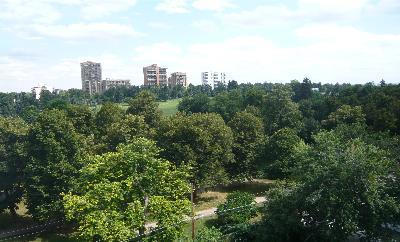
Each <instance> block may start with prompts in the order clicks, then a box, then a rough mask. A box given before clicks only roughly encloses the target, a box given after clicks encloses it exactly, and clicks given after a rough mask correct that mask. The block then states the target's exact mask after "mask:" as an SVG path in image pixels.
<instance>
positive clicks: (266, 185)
mask: <svg viewBox="0 0 400 242" xmlns="http://www.w3.org/2000/svg"><path fill="white" fill-rule="evenodd" d="M273 185H274V181H271V180H267V179H255V180H253V181H249V182H243V183H233V184H230V185H227V186H221V187H218V188H215V189H212V190H210V191H206V192H203V193H201V194H199V196H198V198H197V199H196V201H195V207H194V210H195V211H196V212H197V211H201V210H205V209H209V208H214V207H217V206H218V205H219V204H221V203H223V202H224V201H225V199H226V196H227V195H228V194H229V193H231V192H234V191H241V192H249V193H251V194H253V195H254V196H256V197H262V196H264V195H265V193H266V191H268V190H269V189H270V188H271V187H272V186H273Z"/></svg>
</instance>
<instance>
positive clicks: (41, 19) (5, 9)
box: [0, 0, 61, 23]
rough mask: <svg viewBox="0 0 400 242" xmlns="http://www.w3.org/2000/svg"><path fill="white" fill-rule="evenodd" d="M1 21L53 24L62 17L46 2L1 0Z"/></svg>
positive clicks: (38, 0)
mask: <svg viewBox="0 0 400 242" xmlns="http://www.w3.org/2000/svg"><path fill="white" fill-rule="evenodd" d="M0 9H1V10H0V20H5V21H12V22H30V23H32V22H38V23H52V22H54V21H56V20H58V19H59V18H60V17H61V13H60V12H59V11H58V10H57V9H56V8H55V7H54V6H53V5H51V4H48V3H46V2H44V1H40V0H37V1H31V0H1V1H0Z"/></svg>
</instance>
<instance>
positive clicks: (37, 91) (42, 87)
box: [31, 83, 50, 99]
mask: <svg viewBox="0 0 400 242" xmlns="http://www.w3.org/2000/svg"><path fill="white" fill-rule="evenodd" d="M43 91H50V88H49V87H48V86H47V85H46V84H41V83H39V84H37V85H36V86H35V87H32V89H31V92H32V94H33V95H34V96H35V98H36V99H40V94H42V92H43Z"/></svg>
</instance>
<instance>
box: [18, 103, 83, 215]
mask: <svg viewBox="0 0 400 242" xmlns="http://www.w3.org/2000/svg"><path fill="white" fill-rule="evenodd" d="M27 141H28V155H29V157H30V159H29V160H28V162H27V166H26V169H25V179H24V186H25V189H26V192H27V194H26V199H27V206H28V209H29V213H31V214H32V215H33V217H34V218H36V219H39V220H47V219H50V218H51V219H54V218H59V217H63V215H64V213H63V206H62V203H61V195H60V194H61V193H62V192H68V191H69V189H70V185H71V182H72V181H73V180H74V179H75V178H76V177H77V173H78V170H79V169H80V167H81V166H82V164H81V162H80V157H81V155H82V153H83V152H84V149H85V139H84V138H83V137H82V136H80V135H79V134H78V133H77V132H76V131H75V128H74V126H73V124H72V123H71V121H70V120H69V119H68V117H67V115H66V113H65V112H64V111H60V110H55V109H53V110H46V111H44V112H42V113H41V114H40V115H39V116H38V118H37V120H36V122H35V123H34V124H33V125H32V128H31V130H30V131H29V134H28V138H27Z"/></svg>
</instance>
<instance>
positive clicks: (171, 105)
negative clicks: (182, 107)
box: [158, 99, 181, 116]
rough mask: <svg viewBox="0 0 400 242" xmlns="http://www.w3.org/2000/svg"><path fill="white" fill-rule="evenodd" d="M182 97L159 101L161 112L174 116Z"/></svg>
mask: <svg viewBox="0 0 400 242" xmlns="http://www.w3.org/2000/svg"><path fill="white" fill-rule="evenodd" d="M180 101H181V99H173V100H168V101H166V102H158V104H159V108H160V110H161V112H162V113H163V114H164V115H165V116H172V115H174V114H175V113H176V112H178V104H179V102H180Z"/></svg>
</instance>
